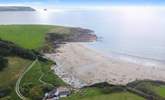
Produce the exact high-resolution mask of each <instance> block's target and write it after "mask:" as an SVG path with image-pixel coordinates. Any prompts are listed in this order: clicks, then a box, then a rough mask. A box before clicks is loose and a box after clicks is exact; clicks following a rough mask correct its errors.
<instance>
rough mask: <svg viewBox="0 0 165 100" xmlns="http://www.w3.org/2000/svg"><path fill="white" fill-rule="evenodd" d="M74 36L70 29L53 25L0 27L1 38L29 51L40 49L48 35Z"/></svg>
mask: <svg viewBox="0 0 165 100" xmlns="http://www.w3.org/2000/svg"><path fill="white" fill-rule="evenodd" d="M48 32H50V33H56V34H72V31H71V30H70V28H69V27H63V26H52V25H0V38H1V39H4V40H8V41H12V42H14V43H16V44H18V45H19V46H21V47H23V48H27V49H40V48H41V47H43V45H44V43H45V36H46V33H48Z"/></svg>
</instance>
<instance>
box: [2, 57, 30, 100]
mask: <svg viewBox="0 0 165 100" xmlns="http://www.w3.org/2000/svg"><path fill="white" fill-rule="evenodd" d="M8 62H9V63H8V66H7V67H6V68H5V69H3V71H0V88H3V89H9V91H10V92H9V93H8V96H7V97H6V98H13V99H15V100H17V99H18V98H17V96H16V95H15V91H14V87H15V83H16V80H17V79H18V77H19V75H20V74H21V73H22V71H23V70H24V69H25V68H26V67H27V66H28V65H30V64H31V61H29V60H25V59H21V58H18V57H8ZM6 100H7V99H6Z"/></svg>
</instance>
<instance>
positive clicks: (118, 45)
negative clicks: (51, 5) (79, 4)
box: [0, 7, 165, 65]
mask: <svg viewBox="0 0 165 100" xmlns="http://www.w3.org/2000/svg"><path fill="white" fill-rule="evenodd" d="M0 24H51V25H62V26H74V27H83V28H89V29H92V30H94V31H95V34H96V35H97V36H98V37H99V41H97V42H93V43H89V44H88V46H89V47H91V48H94V49H96V50H97V51H99V52H102V53H104V54H106V55H108V56H110V57H114V58H115V59H122V60H126V61H130V62H134V63H141V64H146V65H155V64H159V63H165V7H110V8H105V9H97V10H95V9H90V10H88V9H85V10H83V9H79V10H75V9H74V10H66V9H65V10H55V11H49V10H48V11H36V12H0Z"/></svg>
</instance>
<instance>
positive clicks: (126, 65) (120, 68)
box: [46, 43, 165, 88]
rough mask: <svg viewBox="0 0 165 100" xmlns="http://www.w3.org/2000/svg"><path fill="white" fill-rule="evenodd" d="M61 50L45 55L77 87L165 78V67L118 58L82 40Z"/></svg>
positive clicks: (63, 77)
mask: <svg viewBox="0 0 165 100" xmlns="http://www.w3.org/2000/svg"><path fill="white" fill-rule="evenodd" d="M58 51H59V52H57V53H52V54H46V57H48V58H50V59H51V60H53V61H56V62H57V66H53V69H54V71H55V73H56V74H57V75H58V76H59V77H60V78H62V79H63V80H64V81H65V82H67V83H68V84H70V85H71V86H73V87H75V88H81V87H83V86H86V85H91V84H95V83H99V82H105V81H106V82H108V83H110V84H115V85H126V84H128V83H130V82H133V81H135V80H159V81H165V68H162V67H156V66H150V67H148V66H143V65H138V64H135V63H130V62H125V61H122V60H116V59H113V58H110V57H107V56H106V55H103V54H101V53H99V52H97V51H95V50H93V49H90V48H89V47H87V46H85V45H84V44H83V43H66V44H63V45H61V47H60V48H58Z"/></svg>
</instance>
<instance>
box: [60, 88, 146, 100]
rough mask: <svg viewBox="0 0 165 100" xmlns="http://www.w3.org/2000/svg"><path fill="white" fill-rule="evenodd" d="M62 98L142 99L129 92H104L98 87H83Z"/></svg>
mask: <svg viewBox="0 0 165 100" xmlns="http://www.w3.org/2000/svg"><path fill="white" fill-rule="evenodd" d="M63 100H144V98H142V97H140V96H138V95H135V94H132V93H130V92H116V93H109V94H105V93H103V92H102V90H101V89H99V88H85V89H82V90H80V91H79V92H77V93H74V94H72V95H71V96H69V97H67V98H63Z"/></svg>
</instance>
